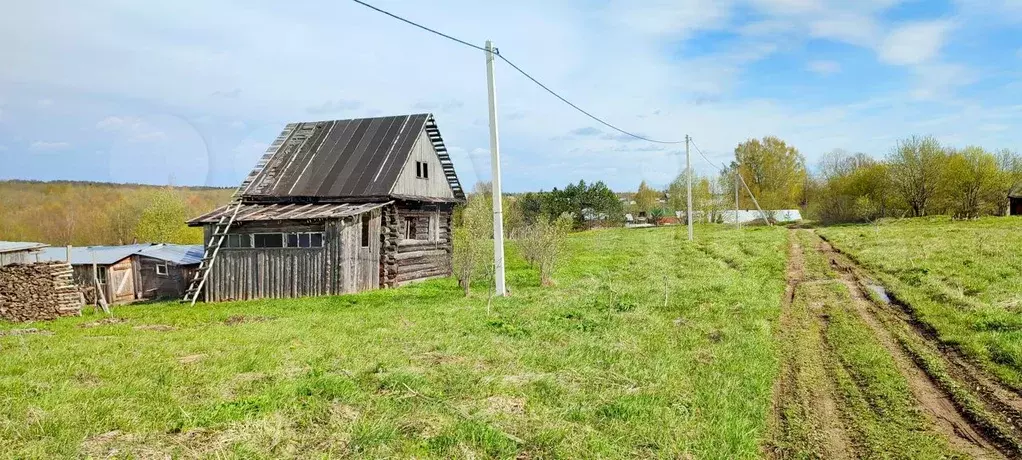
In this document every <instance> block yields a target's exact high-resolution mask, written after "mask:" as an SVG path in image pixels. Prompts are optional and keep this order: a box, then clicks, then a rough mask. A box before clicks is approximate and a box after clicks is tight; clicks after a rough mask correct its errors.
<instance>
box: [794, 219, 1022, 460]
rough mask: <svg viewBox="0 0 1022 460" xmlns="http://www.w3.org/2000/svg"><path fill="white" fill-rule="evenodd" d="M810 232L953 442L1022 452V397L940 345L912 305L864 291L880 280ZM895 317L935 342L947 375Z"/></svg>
mask: <svg viewBox="0 0 1022 460" xmlns="http://www.w3.org/2000/svg"><path fill="white" fill-rule="evenodd" d="M811 233H812V234H813V235H814V239H817V240H818V241H819V243H818V245H817V247H816V250H817V251H819V252H820V253H821V254H822V255H823V256H824V257H825V258H826V260H827V261H828V263H829V264H830V265H831V267H832V268H833V269H834V271H835V273H836V274H837V277H838V281H839V282H841V283H842V284H843V285H844V286H845V287H846V288H847V290H848V292H849V293H850V295H851V305H849V307H850V308H851V310H852V311H854V312H855V313H856V314H857V315H858V316H859V317H860V318H861V319H862V320H863V322H865V323H866V324H867V325H868V326H869V328H870V329H871V331H872V332H873V335H874V336H875V337H876V339H877V340H878V342H879V343H880V344H881V345H882V346H883V347H884V349H885V350H886V351H887V352H888V353H889V354H890V355H891V356H892V358H894V361H895V363H896V364H897V367H898V369H899V371H900V373H901V374H902V375H903V376H904V378H905V379H906V381H907V382H908V384H909V388H910V389H911V391H912V394H913V396H915V399H916V401H917V402H918V404H919V405H920V407H921V409H922V412H923V413H924V414H925V415H927V417H928V418H929V419H930V420H931V421H932V422H933V426H934V427H935V428H936V429H937V431H939V432H940V433H941V434H942V435H944V437H945V438H946V439H947V440H948V442H949V443H950V444H951V445H952V446H954V447H955V448H957V449H959V450H960V451H962V452H963V453H965V454H967V455H970V456H972V457H974V458H1019V457H1020V456H1022V449H1020V446H1019V444H1018V441H1016V439H1017V438H1016V437H1017V435H1018V432H1019V427H1018V426H1017V423H1018V421H1019V420H1020V419H1019V415H1022V398H1020V397H1019V395H1018V394H1017V393H1014V392H1012V391H1010V390H1007V389H1005V388H1004V387H1003V386H1001V385H999V384H998V383H996V381H995V380H994V379H992V378H990V377H987V376H986V375H985V373H983V372H980V371H979V369H977V368H976V367H975V366H972V365H971V364H969V363H967V362H965V361H964V360H963V359H961V357H960V356H959V355H957V354H956V353H950V354H949V353H946V352H945V350H942V349H941V348H940V347H937V346H936V344H935V342H934V338H933V337H932V335H931V333H924V331H923V330H922V329H921V328H920V326H921V325H920V324H919V323H918V322H917V321H914V319H913V318H906V317H905V315H907V314H908V313H907V311H908V309H905V310H897V311H892V310H894V309H893V308H891V307H892V305H887V304H880V303H878V302H874V301H873V300H872V299H871V298H870V297H869V296H868V295H867V294H866V289H869V288H872V287H874V286H877V287H879V285H878V284H876V283H872V282H870V281H868V280H867V279H866V278H865V275H864V270H863V269H862V268H861V267H859V266H858V265H857V264H856V263H854V262H853V261H852V260H851V259H849V258H848V257H845V256H844V255H842V254H840V253H839V252H838V251H837V250H835V249H834V248H833V246H832V245H831V244H830V243H829V242H827V241H826V240H824V239H821V238H819V236H818V235H816V233H815V232H811ZM881 289H882V288H881ZM885 295H886V292H885ZM891 321H894V322H901V323H902V324H901V325H903V326H905V329H907V330H908V331H909V332H910V333H912V334H915V335H916V336H917V337H915V338H917V339H919V340H921V341H924V342H925V343H926V345H928V346H932V347H933V351H934V354H935V355H936V356H937V358H936V359H938V360H940V361H942V362H940V363H938V365H941V364H942V365H943V367H944V368H946V369H949V371H950V372H948V374H949V375H945V376H939V375H934V374H933V373H932V372H930V369H928V366H926V365H925V363H924V362H922V361H923V358H922V357H921V356H920V355H919V354H916V353H914V352H913V351H912V350H911V349H909V348H910V347H909V346H908V345H907V344H906V343H904V342H902V341H901V340H899V338H898V337H897V336H896V334H895V333H894V332H893V331H892V328H894V327H897V326H898V324H890V322H891ZM911 339H912V338H909V339H908V340H911ZM932 358H934V357H931V359H932ZM942 377H943V379H942ZM948 379H951V381H949V380H948ZM952 387H955V388H952ZM952 390H958V391H957V392H956V391H952ZM963 392H964V393H963ZM976 393H978V395H977V394H976ZM977 396H978V397H979V399H980V400H982V401H983V405H984V406H985V407H984V408H983V409H980V410H977V409H976V408H973V407H969V406H970V405H969V404H966V403H964V402H963V399H970V398H976V397H977ZM984 409H985V410H984ZM1012 422H1014V423H1012Z"/></svg>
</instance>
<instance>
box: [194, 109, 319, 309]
mask: <svg viewBox="0 0 1022 460" xmlns="http://www.w3.org/2000/svg"><path fill="white" fill-rule="evenodd" d="M296 128H298V124H297V123H291V124H289V125H287V126H286V127H285V128H284V131H283V132H281V133H280V136H277V139H276V140H275V141H273V143H272V144H270V147H269V148H267V149H266V153H264V154H263V156H262V158H260V159H259V162H258V163H256V166H255V168H253V169H252V172H251V173H249V175H248V177H246V178H245V180H244V181H243V182H242V183H241V185H240V186H238V189H237V190H235V191H234V194H233V195H231V201H230V202H229V203H228V204H227V207H226V209H224V212H223V213H221V214H220V218H219V219H218V220H217V222H216V225H214V226H213V234H212V235H211V237H210V239H209V241H208V242H206V248H205V251H204V252H203V253H202V260H201V261H199V268H197V269H196V270H195V275H194V276H193V277H192V279H191V281H190V282H189V284H188V290H187V291H185V297H184V299H182V300H181V302H186V303H191V304H192V305H195V301H197V300H198V299H199V297H200V296H202V288H203V287H205V286H206V280H208V279H209V272H210V270H212V269H213V263H214V262H216V256H217V254H219V253H220V248H221V247H222V246H223V243H224V239H225V238H227V232H229V231H230V230H231V226H232V225H234V219H235V218H236V217H238V211H239V210H241V205H242V204H243V198H244V196H245V193H246V192H248V188H249V186H251V185H252V183H253V182H255V180H256V178H258V177H259V176H260V175H261V174H262V173H263V170H264V169H265V168H266V165H267V164H269V162H270V159H271V158H273V155H274V154H276V153H277V151H278V150H280V147H281V146H282V145H284V144H285V143H287V144H292V143H296V142H297V143H299V144H300V143H303V142H304V141H305V137H307V136H300V135H299V134H306V133H304V132H299V133H296ZM299 137H301V139H298V138H299Z"/></svg>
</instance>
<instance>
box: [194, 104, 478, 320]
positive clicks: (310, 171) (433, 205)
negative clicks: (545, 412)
mask: <svg viewBox="0 0 1022 460" xmlns="http://www.w3.org/2000/svg"><path fill="white" fill-rule="evenodd" d="M464 198H465V195H464V192H463V191H462V188H461V184H460V183H459V182H458V177H457V174H456V173H455V171H454V164H453V163H452V162H451V159H450V157H449V156H448V154H447V148H446V147H445V145H444V141H443V138H442V137H441V136H440V131H439V129H438V127H437V124H436V121H435V119H434V118H433V116H432V115H431V114H413V115H400V116H390V117H377V118H360V119H351V120H334V121H319V122H304V123H292V124H289V125H287V126H286V127H285V128H284V130H283V132H281V134H280V136H278V137H277V140H276V141H275V142H274V143H273V144H271V146H270V148H269V149H268V150H267V152H266V154H265V155H264V156H263V158H262V160H261V161H260V162H259V164H257V165H256V168H255V169H254V170H253V171H252V172H251V173H250V174H249V176H248V178H247V179H246V180H245V181H244V182H243V183H242V185H241V187H239V190H238V195H237V198H236V201H234V202H232V203H229V204H228V205H226V206H223V207H221V208H219V209H216V210H214V211H212V212H210V213H208V214H205V215H203V216H199V217H197V218H195V219H193V220H191V221H189V222H188V224H189V225H192V226H203V227H204V228H205V231H204V234H205V239H204V241H205V242H206V254H205V257H207V260H208V261H209V262H208V263H209V268H208V275H206V276H207V278H206V282H205V283H204V285H203V286H204V289H203V292H202V293H201V294H202V295H203V296H204V297H205V299H206V300H208V301H222V300H240V299H256V298H282V297H302V296H314V295H331V294H345V293H353V292H361V291H366V290H370V289H377V288H381V287H393V286H398V285H401V284H404V283H408V282H413V281H418V280H423V279H428V278H434V277H441V276H448V275H450V273H451V251H452V245H451V216H452V213H453V210H454V206H455V204H457V203H458V202H460V201H463V200H464ZM221 235H222V236H221ZM202 270H203V268H202V267H201V266H200V272H199V273H198V274H197V276H196V278H195V280H194V281H193V282H197V281H199V280H200V279H201V278H202V276H203V273H201V271H202Z"/></svg>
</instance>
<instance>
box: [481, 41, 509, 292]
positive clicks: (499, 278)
mask: <svg viewBox="0 0 1022 460" xmlns="http://www.w3.org/2000/svg"><path fill="white" fill-rule="evenodd" d="M494 54H495V48H494V47H493V43H492V42H490V41H489V40H486V88H487V96H489V97H488V99H489V101H490V164H491V165H492V168H493V183H492V185H493V281H494V284H495V287H496V294H497V295H498V296H500V297H504V296H506V295H507V288H506V287H505V286H504V212H503V207H504V206H503V203H502V200H501V195H500V193H501V189H500V141H499V139H498V137H497V87H496V84H495V83H494V81H493V55H494Z"/></svg>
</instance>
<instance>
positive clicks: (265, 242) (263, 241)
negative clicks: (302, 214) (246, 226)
mask: <svg viewBox="0 0 1022 460" xmlns="http://www.w3.org/2000/svg"><path fill="white" fill-rule="evenodd" d="M252 241H253V242H254V243H255V247H257V248H282V247H284V234H283V233H256V234H253V235H252Z"/></svg>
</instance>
